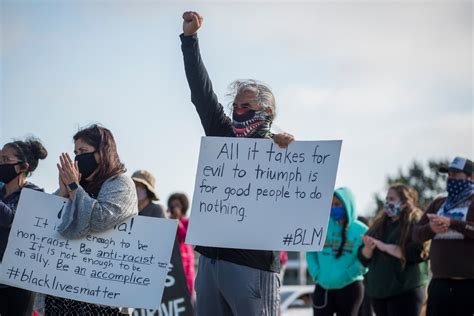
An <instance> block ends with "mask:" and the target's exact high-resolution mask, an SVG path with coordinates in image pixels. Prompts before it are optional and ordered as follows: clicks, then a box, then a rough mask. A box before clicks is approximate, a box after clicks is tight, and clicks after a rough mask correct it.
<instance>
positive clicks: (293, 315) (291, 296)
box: [280, 285, 314, 316]
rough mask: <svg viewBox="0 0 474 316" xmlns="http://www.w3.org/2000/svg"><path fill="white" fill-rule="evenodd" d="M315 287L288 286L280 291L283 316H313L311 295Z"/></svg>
mask: <svg viewBox="0 0 474 316" xmlns="http://www.w3.org/2000/svg"><path fill="white" fill-rule="evenodd" d="M313 292H314V285H287V286H282V287H281V289H280V295H281V299H280V308H281V313H282V316H311V315H313V300H312V299H311V295H312V294H313Z"/></svg>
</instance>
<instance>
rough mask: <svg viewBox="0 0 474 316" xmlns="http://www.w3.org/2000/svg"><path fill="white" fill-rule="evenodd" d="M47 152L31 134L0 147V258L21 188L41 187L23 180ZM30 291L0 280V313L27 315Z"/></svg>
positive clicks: (1, 257)
mask: <svg viewBox="0 0 474 316" xmlns="http://www.w3.org/2000/svg"><path fill="white" fill-rule="evenodd" d="M47 155H48V152H47V151H46V149H45V148H44V147H43V145H42V144H41V142H40V141H39V140H37V139H35V138H28V139H26V140H25V141H21V140H17V141H14V142H11V143H8V144H5V145H4V146H3V148H2V149H1V150H0V181H1V182H3V183H4V184H3V185H2V186H0V262H1V261H2V260H3V254H4V252H5V249H6V247H7V242H8V236H9V234H10V229H11V226H12V223H13V218H14V217H15V211H16V208H17V206H18V202H19V200H20V195H21V191H22V190H23V189H24V188H27V189H32V190H37V191H42V189H40V188H39V187H37V186H36V185H34V184H32V183H30V182H28V181H26V178H27V176H29V175H31V173H32V172H33V171H35V169H36V167H37V166H38V160H40V159H45V158H46V156H47ZM33 302H34V293H33V292H30V291H27V290H23V289H19V288H16V287H12V286H7V285H3V284H0V315H31V312H32V308H33Z"/></svg>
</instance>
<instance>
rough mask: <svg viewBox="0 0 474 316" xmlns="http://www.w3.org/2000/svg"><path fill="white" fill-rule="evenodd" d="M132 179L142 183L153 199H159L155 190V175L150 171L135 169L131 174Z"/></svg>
mask: <svg viewBox="0 0 474 316" xmlns="http://www.w3.org/2000/svg"><path fill="white" fill-rule="evenodd" d="M132 180H133V181H135V182H138V183H141V184H143V185H144V186H145V187H146V189H147V190H148V191H149V192H150V193H151V195H152V196H153V197H152V198H151V199H152V200H153V201H158V200H159V199H160V198H159V197H158V193H157V192H156V190H155V184H156V180H155V177H154V176H153V175H152V174H151V173H150V172H148V171H146V170H137V171H135V172H134V173H133V174H132Z"/></svg>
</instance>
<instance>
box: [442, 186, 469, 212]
mask: <svg viewBox="0 0 474 316" xmlns="http://www.w3.org/2000/svg"><path fill="white" fill-rule="evenodd" d="M447 191H448V198H447V199H446V203H445V205H444V210H445V211H448V210H450V209H453V208H455V207H456V206H458V205H459V204H460V203H463V202H465V201H466V200H467V199H468V198H470V196H471V195H472V194H474V182H473V181H471V180H458V179H448V183H447Z"/></svg>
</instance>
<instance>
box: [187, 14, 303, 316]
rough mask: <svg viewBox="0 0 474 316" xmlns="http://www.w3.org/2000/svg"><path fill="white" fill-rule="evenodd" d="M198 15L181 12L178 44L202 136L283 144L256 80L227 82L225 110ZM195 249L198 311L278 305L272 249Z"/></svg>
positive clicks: (261, 311) (267, 310)
mask: <svg viewBox="0 0 474 316" xmlns="http://www.w3.org/2000/svg"><path fill="white" fill-rule="evenodd" d="M202 24H203V17H202V16H201V15H199V13H197V12H185V13H184V14H183V34H181V35H180V38H181V49H182V52H183V56H184V68H185V72H186V78H187V80H188V84H189V88H190V89H191V101H192V102H193V104H194V106H195V107H196V110H197V112H198V114H199V117H200V119H201V123H202V125H203V127H204V131H205V133H206V135H207V136H223V137H248V138H271V139H273V141H274V142H275V143H277V144H278V145H279V146H280V147H287V146H288V144H289V143H290V142H291V141H293V139H294V138H293V136H292V135H290V134H287V133H282V134H273V133H272V132H271V130H270V128H271V125H272V122H273V119H274V118H275V97H274V95H273V93H272V91H271V90H270V88H269V87H268V86H267V85H265V84H262V83H260V82H258V81H256V80H237V81H234V82H233V83H232V84H231V85H230V88H229V90H230V93H229V96H230V97H231V98H233V104H232V117H228V116H227V115H226V114H225V111H224V108H223V106H222V105H221V104H220V103H219V101H218V99H217V96H216V94H215V93H214V91H213V88H212V83H211V80H210V78H209V75H208V73H207V70H206V68H205V67H204V63H203V61H202V59H201V55H200V51H199V42H198V37H197V32H198V30H199V29H200V28H201V26H202ZM196 251H197V252H199V253H200V254H201V257H200V259H199V269H198V274H197V277H196V284H195V290H196V295H197V300H196V308H197V314H198V315H246V316H252V315H259V316H260V315H277V314H278V310H279V287H280V280H279V277H278V273H279V270H280V262H279V255H278V252H275V251H262V250H246V249H224V248H213V247H202V246H197V247H196Z"/></svg>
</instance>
